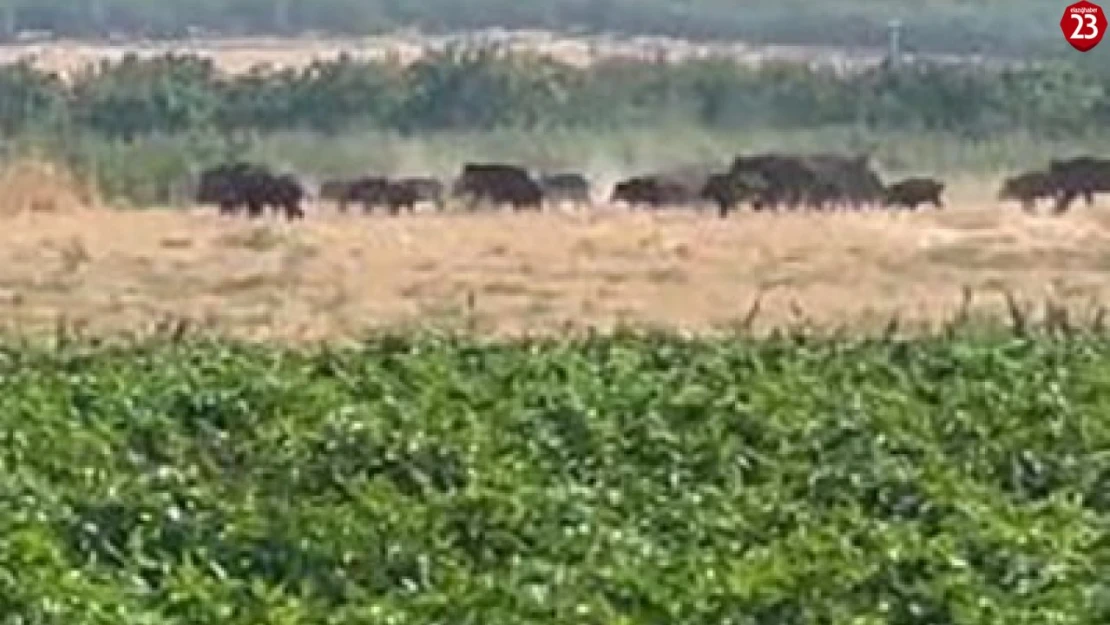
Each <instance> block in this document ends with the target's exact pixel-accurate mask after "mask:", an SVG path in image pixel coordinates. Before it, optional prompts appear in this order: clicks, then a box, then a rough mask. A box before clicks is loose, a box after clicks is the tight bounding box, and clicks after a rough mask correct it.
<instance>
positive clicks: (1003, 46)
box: [3, 0, 1070, 57]
mask: <svg viewBox="0 0 1110 625" xmlns="http://www.w3.org/2000/svg"><path fill="white" fill-rule="evenodd" d="M3 6H6V7H8V9H7V10H8V17H9V23H8V25H9V27H13V26H14V27H13V28H11V29H12V30H15V29H18V28H24V29H50V30H53V31H54V32H56V33H58V34H60V35H74V36H81V35H90V34H107V33H110V32H119V33H133V34H146V35H150V36H173V35H180V34H183V33H185V32H186V31H187V30H188V29H189V28H190V27H193V28H201V29H205V30H208V31H212V32H219V33H223V34H228V35H231V34H263V33H264V34H272V33H286V34H293V33H297V32H304V31H320V32H325V33H332V34H345V35H350V34H358V35H364V34H370V33H381V32H388V31H391V30H395V29H397V28H410V27H417V28H420V29H423V30H426V31H431V32H444V31H453V30H463V29H474V28H485V27H490V26H497V27H504V28H510V29H517V28H545V29H553V30H575V31H580V32H620V33H634V34H660V35H670V36H677V37H684V38H695V39H703V38H727V39H745V40H749V41H752V42H765V43H766V42H773V43H796V44H822V45H838V46H861V45H882V43H883V42H884V40H885V29H886V22H887V20H888V19H890V18H894V17H897V18H901V19H903V20H904V21H905V22H906V24H907V26H908V27H909V28H910V29H911V30H912V35H910V36H909V37H908V39H907V44H908V45H909V46H910V47H911V48H916V49H919V50H922V51H950V52H952V51H955V52H988V53H991V54H999V55H1008V56H1018V57H1022V56H1026V55H1029V54H1060V53H1066V52H1068V51H1070V48H1068V47H1067V45H1066V44H1065V43H1064V41H1063V39H1062V38H1061V37H1060V36H1059V31H1058V28H1057V27H1056V23H1057V22H1058V21H1059V17H1060V16H1059V14H1060V11H1061V8H1062V6H1063V5H1061V4H1059V3H1053V2H1044V1H1031V0H1004V1H1003V0H983V1H975V2H972V1H968V0H928V1H909V0H822V1H821V2H811V1H808V0H784V1H777V2H759V1H754V0H552V1H549V2H520V1H519V0H423V1H421V2H412V1H407V2H406V1H399V0H311V1H309V0H240V1H236V2H227V1H226V0H190V1H188V2H150V1H147V0H76V1H75V0H33V1H32V0H5V4H4V5H3Z"/></svg>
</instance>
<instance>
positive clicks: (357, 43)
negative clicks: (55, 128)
mask: <svg viewBox="0 0 1110 625" xmlns="http://www.w3.org/2000/svg"><path fill="white" fill-rule="evenodd" d="M491 45H492V46H496V47H498V48H499V49H501V50H503V51H506V52H512V53H518V54H519V53H523V54H535V55H540V56H545V57H548V58H552V59H555V60H558V61H560V62H563V63H567V64H571V65H576V66H588V65H590V64H592V63H596V62H598V61H601V60H625V61H640V62H642V61H666V62H680V61H686V60H691V59H709V58H712V59H729V60H733V61H735V62H737V63H740V64H743V65H748V66H755V65H759V64H761V63H764V62H767V61H783V62H792V63H807V64H814V65H820V66H823V67H831V68H835V69H837V70H839V71H844V72H850V71H859V70H862V69H866V68H869V67H874V66H875V65H877V64H879V63H881V62H882V60H883V58H884V54H885V50H884V49H873V48H860V49H854V50H853V49H840V48H821V47H809V46H786V45H752V44H747V43H744V42H739V41H737V42H725V43H698V42H692V41H685V40H682V39H674V38H668V37H618V36H612V35H597V36H588V37H587V36H572V35H561V34H556V33H551V32H546V31H500V30H489V31H476V32H472V33H460V34H455V35H446V36H430V35H424V34H419V33H396V34H392V35H382V36H376V37H362V38H313V37H298V38H291V39H285V38H276V37H270V38H262V37H257V38H240V39H230V38H225V39H216V38H210V39H191V40H182V41H159V42H153V41H152V42H145V43H140V42H123V43H117V44H112V43H94V42H82V41H71V40H56V41H44V42H30V43H21V44H9V45H4V46H0V64H3V63H14V62H16V61H19V60H28V61H30V62H32V63H33V64H34V65H35V66H37V67H40V68H43V69H47V70H50V71H54V72H58V73H61V74H62V75H69V74H72V73H73V72H77V71H81V70H83V69H85V68H86V67H88V66H90V65H95V64H97V63H99V62H101V61H105V60H111V61H115V60H119V59H120V58H122V57H123V56H124V55H125V54H128V53H134V54H137V55H139V56H141V57H151V56H160V55H163V54H166V53H168V52H173V53H176V54H196V55H200V56H204V57H207V58H211V59H212V60H213V61H214V62H215V64H216V65H217V67H219V68H220V69H222V70H224V71H226V72H229V73H239V72H245V71H247V70H249V69H251V68H252V67H254V66H256V65H270V66H274V67H303V66H306V65H308V64H310V63H311V62H313V61H315V60H331V59H335V58H337V57H338V56H339V55H340V54H347V55H349V56H350V57H351V58H354V59H359V60H375V61H381V60H386V59H390V60H394V61H396V62H399V63H402V64H407V63H412V62H414V61H416V60H419V59H420V58H423V57H425V56H426V55H427V54H429V53H434V52H437V51H442V50H444V49H446V48H447V47H449V46H462V47H464V48H474V47H478V46H481V47H488V46H491ZM928 58H929V59H930V60H932V61H934V62H941V63H988V64H998V63H1001V61H998V60H990V59H980V58H977V57H958V56H945V55H932V56H929V57H928Z"/></svg>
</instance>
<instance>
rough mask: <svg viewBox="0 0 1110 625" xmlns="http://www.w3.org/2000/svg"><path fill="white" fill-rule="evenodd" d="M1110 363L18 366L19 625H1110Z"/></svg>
mask: <svg viewBox="0 0 1110 625" xmlns="http://www.w3.org/2000/svg"><path fill="white" fill-rule="evenodd" d="M1108 371H1110V349H1108V344H1107V343H1106V342H1105V341H1103V340H1081V339H1074V340H1068V341H1050V340H1048V339H1004V338H997V339H959V340H951V341H942V340H932V339H921V340H917V341H914V342H905V343H900V342H899V343H880V342H866V341H858V342H844V341H815V340H795V339H789V340H788V339H772V340H766V341H763V342H754V341H747V340H739V341H738V340H680V339H676V338H669V337H650V336H648V337H644V336H615V337H595V338H590V339H583V340H579V341H577V342H558V343H555V342H551V343H537V344H484V343H478V342H475V341H470V340H443V339H431V338H427V339H421V338H380V339H375V340H371V341H368V342H366V343H365V344H363V345H361V346H359V347H355V348H343V349H339V348H331V349H321V350H315V351H293V350H283V349H279V348H268V347H251V346H242V345H232V344H219V343H208V342H200V343H184V344H161V343H159V344H153V343H151V344H145V345H138V346H133V347H126V348H121V347H110V346H101V347H88V346H84V345H70V346H67V347H63V348H61V349H59V350H54V351H46V350H42V349H36V348H28V347H27V346H15V345H10V346H8V347H5V348H4V349H3V350H2V351H0V614H2V615H3V617H2V618H0V621H2V622H5V623H42V624H46V623H58V624H62V623H64V624H66V625H83V624H86V623H105V624H106V623H111V624H113V625H123V624H128V623H153V622H157V623H178V622H180V623H202V622H203V623H210V624H214V625H215V624H221V625H222V624H229V625H230V624H236V623H243V624H251V625H253V624H255V623H260V622H266V623H335V624H339V623H385V622H391V623H414V624H416V623H433V622H450V623H479V622H481V623H510V622H525V623H559V624H562V623H568V622H575V623H583V622H585V623H658V622H668V623H698V624H701V623H705V624H713V625H718V624H721V623H737V624H741V623H743V624H753V625H762V624H782V623H788V624H793V623H799V624H800V623H874V624H885V623H889V624H892V625H893V624H921V625H925V624H929V625H934V624H938V623H957V624H961V625H979V624H982V625H995V624H996V623H1049V622H1051V623H1063V624H1075V625H1080V624H1082V625H1095V624H1100V623H1105V622H1107V619H1110V586H1108V582H1107V580H1108V579H1110V544H1108V543H1107V541H1106V534H1105V532H1106V527H1107V523H1110V496H1108V494H1110V481H1108V480H1110V456H1108V455H1107V453H1106V450H1107V449H1110V419H1108V417H1107V409H1108V407H1110V404H1108V398H1110V376H1107V372H1108Z"/></svg>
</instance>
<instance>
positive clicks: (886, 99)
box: [0, 51, 1110, 140]
mask: <svg viewBox="0 0 1110 625" xmlns="http://www.w3.org/2000/svg"><path fill="white" fill-rule="evenodd" d="M1108 93H1110V79H1107V78H1103V77H1100V76H1095V75H1088V74H1086V73H1083V72H1081V71H1079V70H1076V69H1068V68H1065V67H1059V66H1052V67H1041V68H1027V69H1011V70H1005V71H999V70H987V69H982V68H969V67H964V68H958V69H956V68H941V67H923V66H915V67H903V68H901V69H899V70H898V71H893V70H889V69H885V68H880V69H876V70H874V71H871V72H867V73H864V74H861V75H852V76H843V75H838V74H835V73H833V72H831V71H825V70H818V69H809V68H806V67H801V66H790V65H769V66H765V67H762V68H759V69H752V68H744V67H739V66H737V65H734V64H731V63H726V62H713V61H698V62H690V63H686V64H682V65H664V64H659V65H655V64H631V63H610V64H603V65H598V66H595V67H592V68H590V69H577V68H572V67H569V66H565V65H560V64H557V63H555V62H552V61H545V60H537V59H531V58H524V57H504V56H500V55H497V54H495V53H493V52H491V51H449V52H447V53H444V54H442V55H440V56H437V57H434V58H430V59H427V60H425V61H422V62H419V63H417V64H414V65H409V66H400V65H396V64H391V63H376V62H361V61H352V60H349V59H339V60H335V61H327V62H317V63H315V64H313V65H311V66H308V67H306V68H302V69H282V70H263V69H259V70H256V71H253V72H250V73H247V74H243V75H237V76H225V75H223V74H221V73H219V72H218V71H217V69H216V67H215V66H214V65H213V63H212V62H210V61H209V60H206V59H203V58H199V57H191V56H166V57H162V58H155V59H140V58H138V57H134V56H132V57H129V58H125V59H124V60H122V61H120V62H105V63H104V64H103V65H102V66H100V67H97V68H95V69H90V71H88V72H86V73H84V74H82V75H79V76H76V77H71V79H69V80H63V79H62V78H60V77H58V76H55V75H50V74H47V73H43V72H40V71H38V70H36V69H33V68H31V67H30V66H28V65H14V66H8V67H5V68H3V69H2V70H0V132H2V133H4V135H6V136H8V137H12V136H18V135H21V134H25V133H29V132H39V133H42V132H47V133H59V134H60V135H61V136H66V135H68V134H72V133H74V132H89V133H92V134H94V135H97V136H101V137H105V138H109V139H113V140H132V139H135V138H139V137H143V136H152V135H173V134H180V133H191V132H197V131H215V132H219V133H223V134H228V135H240V136H251V135H255V134H259V133H261V134H265V133H272V132H278V131H290V130H295V131H311V132H318V133H323V134H336V133H344V132H349V131H351V130H352V129H379V130H394V131H399V132H402V133H418V132H426V131H443V130H492V129H505V128H511V129H524V130H533V131H534V130H541V131H542V130H548V129H562V128H579V129H581V128H596V129H610V128H617V127H629V126H649V125H658V124H662V123H670V122H681V123H693V124H696V125H699V126H704V127H710V128H729V129H742V128H749V127H759V128H786V129H797V128H810V127H827V126H830V125H855V126H857V127H860V128H865V129H872V130H899V131H907V130H908V131H940V132H945V133H952V134H955V135H959V136H963V137H971V138H979V137H986V136H991V135H994V134H998V133H1005V132H1010V131H1022V132H1032V133H1038V134H1043V135H1045V136H1054V137H1061V136H1064V137H1066V136H1075V135H1082V134H1085V133H1087V132H1089V131H1090V130H1091V129H1094V128H1098V127H1102V126H1104V125H1105V124H1106V123H1107V122H1108V121H1110V100H1108V98H1107V94H1108Z"/></svg>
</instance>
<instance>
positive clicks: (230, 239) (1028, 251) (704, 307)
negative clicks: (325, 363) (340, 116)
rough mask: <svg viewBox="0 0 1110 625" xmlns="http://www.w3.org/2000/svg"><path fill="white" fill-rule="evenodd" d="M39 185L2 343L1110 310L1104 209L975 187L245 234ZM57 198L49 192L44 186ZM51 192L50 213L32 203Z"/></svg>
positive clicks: (6, 263) (307, 225)
mask: <svg viewBox="0 0 1110 625" xmlns="http://www.w3.org/2000/svg"><path fill="white" fill-rule="evenodd" d="M32 173H34V172H33V171H31V170H28V171H25V172H23V173H22V174H20V175H19V176H15V177H13V176H11V175H9V176H8V178H7V179H5V180H4V181H0V184H3V187H4V188H5V190H6V194H5V197H4V200H3V207H4V208H5V209H6V210H4V211H0V214H2V215H3V216H2V217H0V220H2V221H3V222H5V223H4V225H3V227H0V309H2V310H3V314H2V315H0V319H2V320H3V325H4V329H6V330H12V331H18V332H20V333H27V332H32V333H33V332H38V331H51V330H52V329H54V328H55V327H56V325H57V324H58V322H59V319H64V320H65V323H66V324H67V325H68V326H70V327H73V328H84V329H86V330H87V331H88V332H94V333H103V332H130V331H137V330H138V331H141V330H143V329H149V328H150V327H151V325H152V324H154V323H156V322H158V321H160V320H164V319H167V318H177V319H187V320H189V321H191V322H192V323H193V324H195V325H196V326H200V327H207V328H209V329H212V330H215V331H219V332H222V333H230V334H233V335H237V336H240V337H244V338H254V339H272V338H277V339H283V340H291V341H306V340H308V341H311V340H317V339H325V338H328V339H334V338H343V337H354V336H356V335H358V334H359V333H361V332H364V331H366V330H367V329H369V328H372V327H376V326H377V327H380V326H392V325H396V324H407V323H420V324H431V325H436V326H444V325H446V326H456V327H457V326H458V324H460V323H462V324H468V325H469V326H471V329H476V330H479V331H483V332H492V333H498V334H501V333H510V334H516V333H520V332H543V331H552V330H565V329H566V328H567V327H568V326H570V327H573V328H584V327H586V326H594V327H602V328H604V327H611V326H612V325H613V324H616V323H630V324H634V325H636V324H647V325H665V326H668V327H672V328H673V327H678V328H684V329H688V330H692V331H709V330H713V329H714V328H720V327H722V326H727V325H729V324H735V323H737V322H738V321H740V320H743V319H745V318H747V317H749V316H751V315H750V313H751V311H752V305H753V301H755V300H756V299H757V298H759V297H760V294H762V296H761V297H762V300H761V304H760V306H759V309H758V314H756V315H755V316H754V321H753V327H754V329H755V330H757V331H758V330H760V329H767V328H770V327H772V326H781V325H782V324H791V323H810V324H813V325H815V326H819V327H821V328H824V329H836V328H838V327H844V328H848V329H861V328H865V327H870V328H879V327H882V326H885V325H886V324H887V323H888V321H889V320H890V318H891V316H892V315H898V316H900V317H901V318H902V320H903V321H904V322H905V323H906V326H905V327H912V326H913V325H915V324H916V325H918V326H919V327H920V326H921V325H922V324H930V323H933V324H935V323H940V322H943V321H944V320H947V319H950V318H951V317H952V316H953V315H954V314H956V311H957V310H958V309H960V306H961V302H962V300H963V297H964V290H965V288H970V289H971V290H972V292H973V293H974V295H975V299H974V301H973V302H972V304H973V307H975V308H976V309H977V310H982V311H983V312H984V313H991V312H995V313H997V312H1001V311H1003V310H1005V308H1004V306H1003V304H1004V301H1005V300H1004V298H1003V295H1002V294H1003V293H1004V292H1006V291H1007V290H1009V291H1012V292H1014V293H1016V294H1018V295H1019V296H1020V297H1023V298H1028V299H1030V300H1032V299H1036V300H1038V301H1041V302H1043V301H1044V300H1045V298H1046V297H1051V298H1053V299H1055V300H1057V301H1067V302H1070V303H1071V304H1072V305H1073V306H1074V307H1075V308H1077V309H1082V310H1085V311H1086V312H1087V313H1089V312H1090V311H1091V310H1093V309H1092V308H1091V306H1092V302H1110V282H1108V281H1107V280H1106V279H1105V277H1106V272H1107V271H1110V213H1107V212H1104V211H1102V210H1100V209H1099V208H1098V207H1097V206H1096V207H1095V208H1094V209H1087V208H1086V207H1082V206H1080V207H1079V208H1077V209H1076V210H1075V212H1074V213H1073V214H1071V215H1068V216H1066V217H1064V218H1056V217H1050V216H1025V215H1022V214H1020V211H1018V210H1017V209H1015V208H1013V207H1001V206H998V205H997V204H996V203H994V202H993V201H991V200H989V195H988V194H986V193H985V190H986V189H988V188H990V185H976V186H968V185H962V186H961V187H960V188H957V189H956V190H954V191H953V195H952V196H951V198H950V204H951V206H950V208H949V209H947V210H945V211H927V212H922V213H919V214H880V213H872V214H831V215H777V216H776V215H756V214H741V215H737V216H734V217H732V218H730V219H728V220H727V221H720V220H718V219H716V218H715V217H714V216H712V215H710V214H708V213H706V214H694V213H691V212H682V211H671V212H664V213H659V214H654V215H651V214H643V213H639V214H633V213H628V212H625V211H621V210H613V209H605V208H602V209H599V210H596V211H592V212H590V213H588V214H587V213H578V214H573V213H557V212H553V213H547V214H542V215H537V214H532V215H523V214H522V215H511V214H459V213H453V214H416V215H411V216H402V217H400V218H389V217H386V216H384V215H382V216H373V215H372V216H361V215H349V216H342V215H337V214H335V213H334V211H332V210H328V209H320V210H319V211H318V212H316V213H314V214H312V215H311V216H310V218H309V219H308V220H307V221H306V222H303V223H300V224H296V225H289V224H285V223H283V222H281V221H277V220H273V221H270V220H267V221H264V222H255V223H249V222H247V221H246V220H229V219H226V218H220V217H218V216H216V215H214V214H212V213H211V212H208V211H199V210H198V211H193V212H182V211H171V210H150V211H122V210H113V209H109V208H89V207H87V206H86V204H87V199H86V198H85V197H84V196H83V195H82V194H75V193H62V191H63V190H65V188H66V186H67V184H68V183H66V182H65V181H62V180H60V179H57V178H55V179H53V181H51V179H43V178H42V176H46V175H54V174H49V173H48V174H42V173H41V172H40V173H39V174H38V175H39V176H40V178H38V179H36V178H35V176H34V175H31V174H32ZM44 189H46V190H50V191H49V192H46V191H41V190H44ZM35 193H41V194H43V195H44V197H36V196H35Z"/></svg>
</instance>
